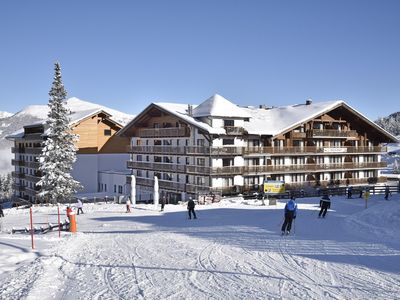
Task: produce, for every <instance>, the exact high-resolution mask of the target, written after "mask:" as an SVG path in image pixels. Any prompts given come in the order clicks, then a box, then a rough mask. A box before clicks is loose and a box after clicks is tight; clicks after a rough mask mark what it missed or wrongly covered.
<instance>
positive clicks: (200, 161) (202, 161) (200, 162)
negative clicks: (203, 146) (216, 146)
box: [197, 158, 206, 166]
mask: <svg viewBox="0 0 400 300" xmlns="http://www.w3.org/2000/svg"><path fill="white" fill-rule="evenodd" d="M197 165H198V166H205V165H206V159H205V158H198V159H197Z"/></svg>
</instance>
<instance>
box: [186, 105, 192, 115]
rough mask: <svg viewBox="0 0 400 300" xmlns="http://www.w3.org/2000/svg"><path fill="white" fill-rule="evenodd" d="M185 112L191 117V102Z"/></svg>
mask: <svg viewBox="0 0 400 300" xmlns="http://www.w3.org/2000/svg"><path fill="white" fill-rule="evenodd" d="M187 112H188V115H189V116H191V117H193V106H192V105H191V104H188V109H187Z"/></svg>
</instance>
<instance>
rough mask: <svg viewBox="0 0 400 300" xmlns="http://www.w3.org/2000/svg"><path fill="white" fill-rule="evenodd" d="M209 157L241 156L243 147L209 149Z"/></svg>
mask: <svg viewBox="0 0 400 300" xmlns="http://www.w3.org/2000/svg"><path fill="white" fill-rule="evenodd" d="M211 155H213V156H224V155H227V156H233V155H243V147H211Z"/></svg>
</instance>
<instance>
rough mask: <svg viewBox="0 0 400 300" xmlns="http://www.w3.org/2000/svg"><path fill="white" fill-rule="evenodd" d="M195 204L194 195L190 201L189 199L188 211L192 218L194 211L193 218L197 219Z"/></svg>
mask: <svg viewBox="0 0 400 300" xmlns="http://www.w3.org/2000/svg"><path fill="white" fill-rule="evenodd" d="M195 206H196V204H195V203H194V201H193V199H192V197H189V201H188V204H187V209H188V212H189V219H191V218H192V213H193V218H194V219H197V217H196V213H195V212H194V207H195Z"/></svg>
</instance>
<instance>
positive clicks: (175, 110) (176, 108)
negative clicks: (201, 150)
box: [153, 103, 225, 134]
mask: <svg viewBox="0 0 400 300" xmlns="http://www.w3.org/2000/svg"><path fill="white" fill-rule="evenodd" d="M153 105H155V106H157V107H159V108H161V109H163V110H165V111H168V112H169V113H171V114H173V115H175V116H177V117H178V118H180V119H182V120H184V121H186V122H188V123H189V124H192V125H194V126H196V127H198V128H200V129H203V130H205V131H207V132H208V133H211V134H225V129H223V128H214V127H211V126H210V125H208V124H207V123H205V122H202V121H199V120H196V119H195V118H194V117H193V116H190V115H189V113H188V111H187V109H188V105H187V104H181V103H153ZM193 107H194V109H195V108H196V105H193Z"/></svg>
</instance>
